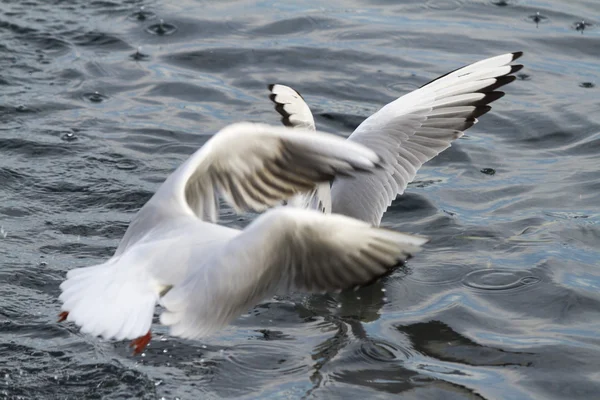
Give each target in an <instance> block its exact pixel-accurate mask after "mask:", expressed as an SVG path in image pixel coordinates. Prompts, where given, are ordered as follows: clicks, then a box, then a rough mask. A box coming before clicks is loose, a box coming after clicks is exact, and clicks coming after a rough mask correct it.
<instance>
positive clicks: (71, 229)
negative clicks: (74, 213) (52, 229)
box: [57, 221, 128, 239]
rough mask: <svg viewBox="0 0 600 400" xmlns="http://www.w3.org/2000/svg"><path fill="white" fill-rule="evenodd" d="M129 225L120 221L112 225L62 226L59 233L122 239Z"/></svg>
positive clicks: (59, 227)
mask: <svg viewBox="0 0 600 400" xmlns="http://www.w3.org/2000/svg"><path fill="white" fill-rule="evenodd" d="M127 226H128V225H127V224H124V223H123V222H119V221H113V222H111V223H104V222H103V223H88V224H86V225H60V226H58V227H57V229H58V231H59V232H60V233H62V234H64V235H73V236H84V237H93V236H101V237H105V238H108V239H120V238H121V237H122V236H123V235H124V234H125V231H126V230H127Z"/></svg>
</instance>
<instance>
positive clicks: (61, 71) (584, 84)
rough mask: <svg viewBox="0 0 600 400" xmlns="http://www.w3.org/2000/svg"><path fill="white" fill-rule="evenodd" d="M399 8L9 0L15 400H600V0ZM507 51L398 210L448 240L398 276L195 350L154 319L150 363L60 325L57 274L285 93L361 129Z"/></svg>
mask: <svg viewBox="0 0 600 400" xmlns="http://www.w3.org/2000/svg"><path fill="white" fill-rule="evenodd" d="M398 3H399V2H396V1H391V0H378V1H366V0H364V1H360V0H348V1H336V0H331V1H328V2H320V1H313V0H310V1H303V2H291V1H289V2H288V1H233V0H232V1H219V2H217V1H214V2H209V1H196V2H193V1H190V0H185V1H181V2H168V1H165V0H156V1H148V2H144V3H142V2H139V1H133V0H131V1H109V0H101V1H86V0H71V1H61V0H47V1H42V0H2V2H1V3H0V99H1V100H0V226H1V229H0V398H1V399H82V398H85V399H131V398H135V399H162V398H165V399H176V398H178V399H213V398H248V399H253V398H263V399H266V398H268V399H295V398H306V399H351V398H357V399H375V398H381V399H388V398H395V397H402V398H406V399H566V398H569V399H594V398H598V397H597V396H598V395H599V393H600V262H599V259H600V173H599V170H600V161H599V160H600V87H599V85H600V29H599V25H598V24H600V20H598V19H597V18H599V15H600V3H599V2H598V0H576V1H575V0H574V1H568V2H565V1H559V0H530V1H526V0H515V1H511V0H506V1H503V0H497V1H486V0H475V1H466V0H440V1H416V0H413V1H404V2H402V4H398ZM142 5H143V6H144V7H145V8H144V10H143V11H142V12H141V13H140V6H142ZM538 12H539V15H538V14H537V13H538ZM593 18H596V20H594V19H593ZM160 19H164V23H163V25H162V27H158V25H157V24H159V20H160ZM536 20H537V24H536ZM582 20H585V22H586V23H585V26H584V28H585V29H583V30H581V29H579V30H578V29H577V28H581V27H582V26H583V25H582V24H580V25H579V26H578V25H576V23H578V22H581V21H582ZM139 46H141V50H140V51H139V52H138V50H137V48H138V47H139ZM512 51H524V52H525V56H524V57H523V58H522V59H521V60H519V62H522V63H523V64H524V65H525V68H524V69H523V70H522V71H520V72H519V73H518V78H519V79H518V80H516V81H515V82H513V83H511V84H510V85H509V86H507V87H506V88H505V91H506V92H507V95H506V96H505V97H504V98H502V99H501V100H499V101H497V102H495V103H494V104H493V110H492V111H491V112H490V113H488V114H486V115H485V116H483V117H482V118H481V120H480V123H479V124H477V125H476V126H474V127H473V128H471V129H470V130H468V131H467V134H466V135H465V137H464V138H463V139H461V140H459V141H458V142H457V143H455V145H454V146H453V147H452V148H450V149H449V150H447V151H446V152H444V153H443V154H442V155H440V156H439V157H437V158H435V159H434V160H433V161H431V162H429V163H428V164H426V165H425V166H424V167H423V168H422V169H421V170H420V172H419V174H418V175H417V178H416V181H415V182H413V183H412V184H411V185H410V186H409V189H408V191H407V193H406V194H405V195H404V196H402V197H400V198H398V199H397V200H396V201H395V202H394V203H393V205H392V207H391V208H390V209H389V211H388V213H386V215H385V216H384V221H383V224H384V225H385V226H388V227H392V228H394V229H398V230H401V231H405V232H411V233H419V234H424V235H427V236H429V237H431V239H432V240H431V242H430V244H428V245H427V249H426V251H424V252H422V253H420V254H419V255H418V256H417V257H415V258H413V259H412V260H411V261H410V262H409V264H408V265H407V267H406V268H403V269H401V270H398V271H397V272H396V273H394V274H393V275H392V276H390V277H388V278H387V279H385V280H384V281H383V282H381V283H379V284H376V285H374V286H370V287H368V288H365V289H362V290H360V291H358V292H356V293H351V294H342V295H337V296H302V295H297V296H292V297H289V298H277V299H273V300H272V301H269V302H266V303H264V304H262V305H261V306H259V307H256V308H255V309H253V310H250V311H249V313H248V314H247V315H245V316H244V317H242V318H241V319H239V320H238V321H237V322H236V323H235V324H234V325H233V326H231V327H229V328H228V329H226V330H224V331H222V332H220V333H219V334H218V335H215V336H213V337H210V338H206V339H205V340H202V341H185V340H178V339H174V338H171V337H168V336H165V333H166V330H165V329H164V328H162V327H159V326H156V327H155V328H154V335H155V337H154V340H153V341H152V343H151V344H150V347H149V348H148V349H147V351H146V352H145V353H144V354H142V355H141V356H137V357H135V356H132V355H131V352H130V350H129V349H128V347H127V343H126V342H105V341H101V340H98V339H95V338H92V337H89V336H86V335H82V334H80V333H78V331H77V329H76V327H75V326H74V325H72V324H65V323H62V324H59V323H57V322H56V319H57V314H58V312H59V311H60V304H59V302H58V300H57V298H58V295H59V289H58V286H59V284H60V282H61V281H62V279H64V276H65V273H66V272H67V271H68V270H69V269H71V268H75V267H78V266H84V265H92V264H97V263H100V262H102V261H103V260H105V259H106V258H108V257H109V256H110V255H111V254H112V252H113V251H114V249H115V247H116V245H117V243H118V241H119V239H120V237H121V236H122V234H123V233H124V231H125V229H126V227H127V225H128V223H129V221H130V219H131V217H132V216H133V214H134V213H135V212H136V211H137V210H138V209H139V208H140V207H141V206H142V205H143V204H144V202H145V201H146V200H148V199H149V197H150V196H151V195H152V193H153V192H154V191H155V190H156V188H157V186H158V185H159V184H160V183H161V182H162V181H163V180H164V179H165V177H166V176H167V175H168V174H169V173H170V171H172V170H173V169H174V168H175V167H176V166H177V165H179V163H181V162H182V161H183V160H184V159H185V158H186V157H187V156H188V155H189V154H191V153H192V152H193V151H194V150H195V149H197V148H198V147H200V146H201V145H202V144H203V143H205V141H206V140H207V138H209V137H210V135H211V134H213V133H214V132H216V131H218V130H219V129H220V128H222V127H223V126H225V125H227V124H229V123H232V122H236V121H241V120H252V121H261V122H268V123H273V124H278V123H279V115H278V114H277V113H276V112H275V111H274V110H273V107H272V104H271V103H270V101H269V99H268V90H267V85H268V84H269V83H283V84H287V85H290V86H292V87H294V88H296V89H298V90H299V91H300V92H301V93H302V94H303V96H304V97H305V99H306V100H307V102H308V103H309V104H310V106H311V107H312V109H313V111H314V112H315V114H316V122H317V126H318V127H320V128H321V129H324V130H328V131H332V132H338V133H339V134H341V135H348V134H349V133H350V132H351V131H352V130H353V129H354V128H355V127H356V126H357V125H358V124H359V123H360V122H361V121H362V120H363V119H364V118H366V117H367V116H369V115H370V114H372V113H373V112H375V111H376V110H377V109H378V108H379V107H381V106H382V105H384V104H385V103H387V102H389V101H391V100H393V99H394V98H396V97H398V96H399V95H402V94H405V93H407V92H409V91H411V90H413V89H415V88H417V87H419V86H420V85H422V84H424V83H426V82H428V81H430V80H431V79H433V78H435V77H437V76H438V75H440V74H443V73H446V72H448V71H450V70H453V69H455V68H457V67H460V66H462V65H465V64H468V63H471V62H474V61H477V60H479V59H482V58H485V57H489V56H493V55H497V54H502V53H506V52H512ZM251 219H252V216H249V215H246V216H241V217H238V216H236V215H234V214H233V213H232V211H231V210H230V209H225V210H223V220H224V223H225V224H228V225H231V226H244V225H245V224H247V223H248V222H249V221H250V220H251Z"/></svg>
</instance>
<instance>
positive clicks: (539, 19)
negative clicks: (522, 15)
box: [527, 11, 548, 26]
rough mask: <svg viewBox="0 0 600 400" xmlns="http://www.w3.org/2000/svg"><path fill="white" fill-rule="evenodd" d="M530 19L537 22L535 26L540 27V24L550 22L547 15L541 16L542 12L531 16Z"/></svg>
mask: <svg viewBox="0 0 600 400" xmlns="http://www.w3.org/2000/svg"><path fill="white" fill-rule="evenodd" d="M527 18H529V19H530V20H531V21H533V22H535V26H538V25H539V24H540V23H542V22H545V21H547V20H548V17H546V16H545V15H542V14H540V12H539V11H538V12H536V13H535V14H533V15H530V16H529V17H527Z"/></svg>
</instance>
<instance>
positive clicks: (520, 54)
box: [512, 51, 523, 61]
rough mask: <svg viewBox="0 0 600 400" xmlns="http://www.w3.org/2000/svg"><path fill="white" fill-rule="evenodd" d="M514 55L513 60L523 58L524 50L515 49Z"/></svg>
mask: <svg viewBox="0 0 600 400" xmlns="http://www.w3.org/2000/svg"><path fill="white" fill-rule="evenodd" d="M512 55H513V59H512V60H513V61H515V60H516V59H517V58H521V57H522V56H523V52H522V51H515V52H514V53H512Z"/></svg>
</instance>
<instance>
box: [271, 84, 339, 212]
mask: <svg viewBox="0 0 600 400" xmlns="http://www.w3.org/2000/svg"><path fill="white" fill-rule="evenodd" d="M269 90H270V92H271V94H270V95H269V98H270V99H271V101H272V102H273V103H274V104H275V110H276V111H277V112H278V113H279V114H280V115H281V122H282V123H283V124H284V125H286V126H290V127H293V128H306V129H309V130H313V131H314V130H315V120H314V118H313V115H312V112H311V111H310V108H309V107H308V104H306V102H305V101H304V98H303V97H302V95H301V94H300V93H299V92H298V91H297V90H295V89H292V88H291V87H289V86H285V85H280V84H275V85H269ZM288 205H290V206H292V207H299V208H308V209H312V210H319V211H321V212H323V213H325V214H330V213H331V183H330V182H325V183H320V184H319V185H317V186H316V187H315V188H314V189H312V190H310V191H309V192H306V193H302V194H299V195H296V196H294V197H293V198H291V199H290V200H289V201H288Z"/></svg>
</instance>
